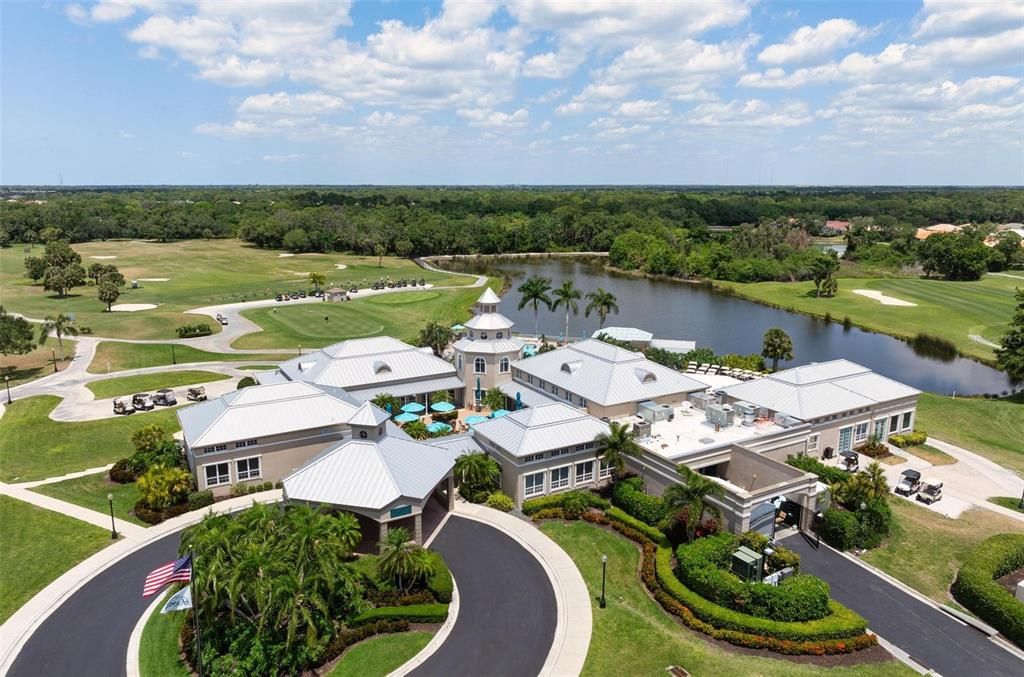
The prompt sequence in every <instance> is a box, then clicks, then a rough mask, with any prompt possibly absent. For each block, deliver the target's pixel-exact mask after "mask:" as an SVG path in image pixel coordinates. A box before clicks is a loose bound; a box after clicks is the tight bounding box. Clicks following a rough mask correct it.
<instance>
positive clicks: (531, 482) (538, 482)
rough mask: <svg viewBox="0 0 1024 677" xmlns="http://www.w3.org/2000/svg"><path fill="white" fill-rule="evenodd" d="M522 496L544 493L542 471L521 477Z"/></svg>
mask: <svg viewBox="0 0 1024 677" xmlns="http://www.w3.org/2000/svg"><path fill="white" fill-rule="evenodd" d="M523 482H524V483H525V484H524V488H523V496H525V497H527V498H529V497H530V496H537V495H539V494H543V493H544V473H542V472H538V473H534V474H532V475H527V476H526V477H524V478H523Z"/></svg>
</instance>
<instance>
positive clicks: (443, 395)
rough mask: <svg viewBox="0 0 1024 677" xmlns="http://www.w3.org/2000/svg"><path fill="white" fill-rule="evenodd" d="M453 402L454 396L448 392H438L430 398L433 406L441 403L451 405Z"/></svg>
mask: <svg viewBox="0 0 1024 677" xmlns="http://www.w3.org/2000/svg"><path fill="white" fill-rule="evenodd" d="M451 401H452V396H451V394H449V393H448V391H447V390H438V391H437V392H435V393H434V394H433V395H431V396H430V403H431V404H440V403H441V402H447V403H451Z"/></svg>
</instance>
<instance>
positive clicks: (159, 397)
mask: <svg viewBox="0 0 1024 677" xmlns="http://www.w3.org/2000/svg"><path fill="white" fill-rule="evenodd" d="M177 403H178V398H176V397H175V396H174V391H173V390H171V389H170V388H161V389H160V390H158V391H156V393H155V394H154V395H153V404H159V405H160V406H161V407H173V406H174V405H176V404H177Z"/></svg>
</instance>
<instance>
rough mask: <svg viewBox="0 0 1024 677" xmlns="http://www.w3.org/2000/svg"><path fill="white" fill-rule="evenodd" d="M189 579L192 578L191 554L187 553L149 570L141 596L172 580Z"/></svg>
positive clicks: (153, 591) (183, 580)
mask: <svg viewBox="0 0 1024 677" xmlns="http://www.w3.org/2000/svg"><path fill="white" fill-rule="evenodd" d="M190 580H192V555H190V554H189V555H185V556H184V557H182V558H181V559H177V560H175V561H173V562H168V563H167V564H165V565H163V566H162V567H157V568H156V569H153V570H152V571H151V572H149V575H148V576H146V583H145V584H144V585H143V586H142V596H143V597H149V596H150V595H152V594H155V593H156V592H157V591H158V590H160V588H162V587H164V586H165V585H167V584H168V583H172V582H174V581H181V582H183V583H187V582H189V581H190Z"/></svg>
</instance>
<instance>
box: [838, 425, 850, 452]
mask: <svg viewBox="0 0 1024 677" xmlns="http://www.w3.org/2000/svg"><path fill="white" fill-rule="evenodd" d="M852 442H853V428H852V427H850V428H843V429H841V430H840V431H839V451H850V449H851V448H852V447H853V444H852Z"/></svg>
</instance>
